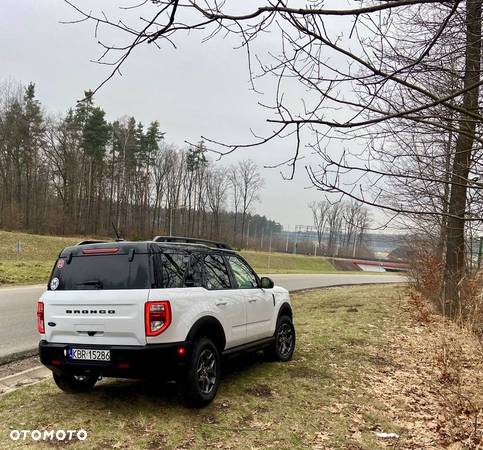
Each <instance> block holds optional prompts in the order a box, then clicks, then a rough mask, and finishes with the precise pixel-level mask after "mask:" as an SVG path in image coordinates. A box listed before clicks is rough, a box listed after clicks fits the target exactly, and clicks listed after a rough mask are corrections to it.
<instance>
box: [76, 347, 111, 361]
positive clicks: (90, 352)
mask: <svg viewBox="0 0 483 450" xmlns="http://www.w3.org/2000/svg"><path fill="white" fill-rule="evenodd" d="M69 358H70V359H72V360H80V361H110V360H111V351H110V350H94V349H90V348H71V349H70V350H69Z"/></svg>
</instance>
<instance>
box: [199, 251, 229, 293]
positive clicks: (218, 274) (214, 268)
mask: <svg viewBox="0 0 483 450" xmlns="http://www.w3.org/2000/svg"><path fill="white" fill-rule="evenodd" d="M204 263H205V280H206V281H205V287H206V289H230V288H231V283H230V275H229V274H228V268H227V267H226V265H225V261H224V259H223V257H221V256H220V255H206V256H205V258H204Z"/></svg>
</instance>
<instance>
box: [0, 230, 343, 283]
mask: <svg viewBox="0 0 483 450" xmlns="http://www.w3.org/2000/svg"><path fill="white" fill-rule="evenodd" d="M83 239H86V238H85V237H84V238H83V237H58V236H42V235H36V234H28V233H17V232H10V231H1V230H0V286H1V285H2V284H3V285H6V284H32V283H46V282H47V279H48V277H49V274H50V271H51V269H52V266H53V264H54V262H55V259H56V258H57V256H58V254H59V252H60V251H61V250H62V249H63V248H64V247H67V246H69V245H73V244H76V243H77V242H79V241H81V240H83ZM17 241H20V242H21V246H22V251H21V253H20V256H19V257H17V254H16V251H15V248H16V242H17ZM241 254H242V255H243V256H244V257H245V258H246V259H247V261H248V262H249V263H250V264H251V265H252V266H253V268H254V269H255V270H256V271H257V272H258V273H327V272H334V267H333V266H332V265H331V264H330V263H329V262H328V261H327V259H325V258H320V257H314V256H304V255H291V254H285V253H272V254H271V256H270V264H269V262H268V261H269V254H268V252H254V251H242V252H241Z"/></svg>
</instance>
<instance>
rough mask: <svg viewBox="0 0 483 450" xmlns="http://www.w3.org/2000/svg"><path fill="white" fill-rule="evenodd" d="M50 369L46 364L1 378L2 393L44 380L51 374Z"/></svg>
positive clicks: (0, 392) (0, 391)
mask: <svg viewBox="0 0 483 450" xmlns="http://www.w3.org/2000/svg"><path fill="white" fill-rule="evenodd" d="M50 373H51V372H50V370H49V369H47V367H44V366H37V367H32V368H31V369H27V370H23V371H22V372H18V373H14V374H13V375H9V376H7V377H4V378H0V395H2V394H6V393H7V392H11V391H14V390H15V389H19V388H21V387H24V386H28V385H32V384H35V383H39V382H40V381H43V380H44V379H45V378H47V377H48V376H49V375H50Z"/></svg>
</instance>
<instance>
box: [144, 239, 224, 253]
mask: <svg viewBox="0 0 483 450" xmlns="http://www.w3.org/2000/svg"><path fill="white" fill-rule="evenodd" d="M153 241H154V242H172V243H175V244H202V245H206V246H208V247H214V248H220V249H223V250H232V248H231V247H230V246H229V245H228V244H224V243H223V242H216V241H209V240H207V239H198V238H187V237H178V236H155V237H154V238H153Z"/></svg>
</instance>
